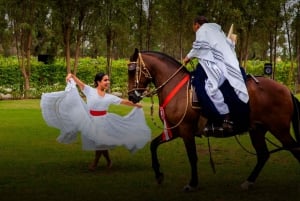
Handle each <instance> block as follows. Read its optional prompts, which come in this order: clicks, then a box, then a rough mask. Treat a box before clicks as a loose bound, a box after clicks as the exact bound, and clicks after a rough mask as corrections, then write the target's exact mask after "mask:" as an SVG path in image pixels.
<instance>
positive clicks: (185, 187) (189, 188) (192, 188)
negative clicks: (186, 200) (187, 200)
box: [182, 184, 198, 192]
mask: <svg viewBox="0 0 300 201" xmlns="http://www.w3.org/2000/svg"><path fill="white" fill-rule="evenodd" d="M182 190H183V191H184V192H193V191H197V190H198V188H197V187H196V186H195V187H193V186H191V185H189V184H187V185H185V186H184V187H183V189H182Z"/></svg>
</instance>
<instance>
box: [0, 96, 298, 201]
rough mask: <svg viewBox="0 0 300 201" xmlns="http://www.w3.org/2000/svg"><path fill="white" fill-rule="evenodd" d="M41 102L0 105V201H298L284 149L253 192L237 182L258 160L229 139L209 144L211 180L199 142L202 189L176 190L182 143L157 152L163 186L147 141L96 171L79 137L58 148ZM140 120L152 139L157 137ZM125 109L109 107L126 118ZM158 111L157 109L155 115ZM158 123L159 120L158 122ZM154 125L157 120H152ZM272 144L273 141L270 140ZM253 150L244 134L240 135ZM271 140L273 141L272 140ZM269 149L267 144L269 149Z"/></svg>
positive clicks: (183, 171) (184, 173)
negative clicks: (91, 170)
mask: <svg viewBox="0 0 300 201" xmlns="http://www.w3.org/2000/svg"><path fill="white" fill-rule="evenodd" d="M39 104H40V101H39V100H17V101H0V200H1V201H12V200H22V201H34V200H39V201H40V200H41V201H42V200H51V201H63V200H65V201H89V200H91V201H92V200H93V201H95V200H103V201H124V200H128V201H168V200H172V201H189V200H193V201H196V200H199V201H235V200H236V201H244V200H251V201H260V200H261V201H299V199H300V166H299V163H298V162H297V161H296V159H295V158H293V157H292V155H291V154H290V153H288V152H286V151H282V152H278V153H275V154H273V155H272V156H271V158H270V160H269V161H268V163H267V164H266V166H265V168H264V169H263V171H262V173H261V175H260V177H259V178H258V180H257V183H256V185H255V188H254V189H251V190H250V191H242V190H241V189H240V187H239V186H240V184H241V183H242V182H243V181H244V180H245V179H246V178H247V176H248V174H249V173H250V171H251V170H252V168H253V166H254V164H255V162H256V158H255V156H253V155H250V154H248V153H247V152H245V151H244V150H242V148H241V147H240V146H239V145H238V143H237V142H236V141H235V139H234V138H227V139H216V138H212V139H211V145H212V149H213V152H212V154H213V159H214V161H215V165H216V171H217V172H216V174H213V172H212V169H211V167H210V165H209V153H208V146H207V139H206V138H197V141H196V143H197V151H198V157H199V161H198V170H199V179H200V190H199V191H196V192H192V193H184V192H182V191H181V190H182V187H183V186H184V185H185V184H187V182H188V181H189V177H190V169H189V164H188V159H187V155H186V153H185V148H184V146H183V143H182V141H181V140H180V139H178V140H175V141H172V142H170V143H166V144H163V145H162V146H160V147H159V149H158V154H159V159H160V163H161V168H162V171H163V172H164V174H165V180H164V183H163V184H161V185H158V184H156V181H155V179H154V173H153V171H152V168H151V161H150V151H149V143H148V144H147V145H146V146H145V147H144V148H143V149H142V150H139V151H138V152H137V153H135V154H130V153H129V152H128V151H127V150H126V149H125V148H123V147H118V148H116V149H113V150H111V152H110V154H111V158H112V160H113V167H112V168H111V169H107V168H106V167H105V163H104V160H103V159H102V160H100V166H99V168H98V169H97V170H96V171H95V172H89V171H88V169H87V167H88V165H89V163H90V162H91V161H92V159H93V152H89V151H82V149H81V143H80V138H78V141H77V142H76V143H74V144H69V145H65V144H59V143H57V142H56V137H57V136H58V135H59V131H58V130H56V129H54V128H50V127H48V126H47V125H46V124H45V122H44V120H43V118H42V115H41V110H40V106H39ZM144 105H145V107H144V110H145V114H146V118H147V121H148V124H149V126H150V127H151V129H152V132H153V137H155V136H157V135H158V134H159V133H160V129H158V128H156V127H155V126H154V124H153V123H152V121H151V120H150V119H151V118H150V115H149V114H150V112H149V107H150V104H149V103H148V102H145V103H144ZM129 109H130V108H128V107H122V106H119V107H112V108H111V111H112V112H116V113H119V114H125V113H126V112H127V111H129ZM156 113H157V109H156ZM156 120H157V118H156ZM157 121H158V120H157ZM270 138H271V137H270ZM239 139H240V140H241V142H242V143H243V144H244V145H245V146H246V147H247V148H248V149H249V150H251V151H253V149H252V148H251V145H250V142H249V136H248V135H242V136H240V137H239ZM274 141H275V142H276V140H274ZM270 148H272V146H271V145H270Z"/></svg>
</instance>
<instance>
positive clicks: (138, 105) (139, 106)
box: [135, 103, 143, 108]
mask: <svg viewBox="0 0 300 201" xmlns="http://www.w3.org/2000/svg"><path fill="white" fill-rule="evenodd" d="M135 107H138V108H142V107H143V105H142V104H140V103H136V104H135Z"/></svg>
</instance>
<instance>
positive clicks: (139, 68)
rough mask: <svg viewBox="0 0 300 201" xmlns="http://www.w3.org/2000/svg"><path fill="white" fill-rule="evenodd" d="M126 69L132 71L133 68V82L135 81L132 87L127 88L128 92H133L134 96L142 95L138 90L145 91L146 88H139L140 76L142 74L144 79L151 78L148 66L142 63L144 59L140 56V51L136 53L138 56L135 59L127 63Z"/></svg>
mask: <svg viewBox="0 0 300 201" xmlns="http://www.w3.org/2000/svg"><path fill="white" fill-rule="evenodd" d="M128 70H129V71H133V70H135V76H134V77H135V80H134V83H135V86H134V88H133V89H131V90H129V91H128V93H130V92H132V91H133V92H134V93H135V95H136V96H138V97H141V98H142V97H143V96H142V95H141V94H140V93H139V92H138V90H143V91H145V90H146V89H147V88H144V87H143V88H141V87H139V84H140V81H141V77H142V75H144V76H145V78H146V79H148V80H149V81H151V80H152V76H151V74H150V72H149V70H148V68H147V67H146V65H145V63H144V60H143V58H142V55H141V53H139V54H138V58H137V61H132V62H129V63H128Z"/></svg>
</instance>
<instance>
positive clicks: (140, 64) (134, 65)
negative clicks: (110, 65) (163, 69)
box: [128, 53, 184, 99]
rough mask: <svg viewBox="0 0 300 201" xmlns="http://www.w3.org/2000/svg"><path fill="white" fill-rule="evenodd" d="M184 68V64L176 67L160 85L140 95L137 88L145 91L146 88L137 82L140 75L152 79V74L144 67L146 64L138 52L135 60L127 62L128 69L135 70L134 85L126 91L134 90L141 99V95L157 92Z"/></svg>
mask: <svg viewBox="0 0 300 201" xmlns="http://www.w3.org/2000/svg"><path fill="white" fill-rule="evenodd" d="M182 68H184V65H181V66H180V68H178V69H177V70H176V71H175V72H174V73H173V74H172V75H171V76H170V77H169V78H168V79H167V80H166V81H164V82H163V83H162V84H161V85H160V86H158V87H156V88H155V89H154V90H153V91H149V92H148V93H146V94H144V95H142V94H140V93H139V92H138V90H143V91H146V90H147V88H141V87H139V83H140V80H141V77H142V74H143V75H144V76H145V78H146V79H148V80H149V81H152V79H153V78H152V76H151V74H150V72H149V70H148V68H147V67H146V64H145V62H144V60H143V57H142V54H141V53H139V54H138V58H137V61H136V62H134V61H133V62H129V63H128V70H129V71H132V70H135V87H134V88H133V89H131V90H129V91H128V93H130V92H132V91H133V92H134V93H135V95H136V96H138V97H140V98H141V99H142V98H143V97H146V96H153V95H154V94H157V92H158V91H159V90H160V89H161V88H162V87H164V86H165V85H166V84H167V83H168V82H169V81H170V80H171V79H172V78H174V77H175V76H176V75H177V74H178V72H179V71H180V70H181V69H182Z"/></svg>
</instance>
